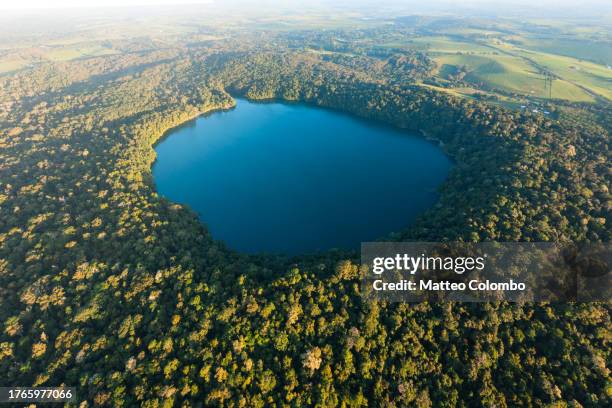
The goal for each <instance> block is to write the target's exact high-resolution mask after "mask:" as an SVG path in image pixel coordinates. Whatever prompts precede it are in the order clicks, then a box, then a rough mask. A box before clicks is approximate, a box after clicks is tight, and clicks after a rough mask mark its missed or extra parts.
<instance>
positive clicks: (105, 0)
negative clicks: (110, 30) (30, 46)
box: [0, 0, 212, 10]
mask: <svg viewBox="0 0 612 408" xmlns="http://www.w3.org/2000/svg"><path fill="white" fill-rule="evenodd" d="M181 3H189V4H207V3H212V0H184V1H180V0H179V1H170V0H17V1H12V0H0V9H4V10H21V9H49V8H75V7H100V6H103V7H117V6H142V5H160V4H162V5H164V4H177V5H178V4H181Z"/></svg>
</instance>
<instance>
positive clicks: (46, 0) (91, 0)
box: [0, 0, 610, 10]
mask: <svg viewBox="0 0 612 408" xmlns="http://www.w3.org/2000/svg"><path fill="white" fill-rule="evenodd" d="M214 1H215V0H174V1H173V0H17V1H14V0H0V9H5V10H6V9H15V10H18V9H45V8H66V7H70V8H73V7H99V6H104V7H115V6H139V5H166V4H174V5H179V4H207V3H213V2H214ZM216 1H217V2H218V3H224V2H225V1H224V0H216ZM276 1H277V2H278V3H282V4H284V5H289V4H295V5H296V6H299V5H300V4H307V3H320V4H328V5H333V4H334V3H345V4H346V3H347V2H346V1H343V0H315V1H312V0H276ZM234 2H235V3H240V1H234ZM241 2H242V3H247V4H248V3H251V4H256V3H258V2H259V1H258V0H252V1H249V0H242V1H241ZM268 3H271V1H268ZM350 3H354V4H362V5H364V4H368V3H378V4H380V5H385V3H393V4H405V5H406V6H410V5H411V3H412V4H417V3H419V1H414V0H354V1H351V2H349V4H350ZM430 3H441V4H449V5H453V4H457V5H458V4H462V3H463V4H473V5H477V4H486V5H493V4H500V3H503V4H521V5H525V4H538V5H545V4H550V5H557V6H559V5H562V6H566V7H568V6H569V7H576V8H580V7H584V6H598V5H600V6H601V7H606V8H607V6H609V4H610V0H538V1H537V2H535V3H533V1H532V0H463V1H462V0H433V1H430Z"/></svg>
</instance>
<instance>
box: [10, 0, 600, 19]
mask: <svg viewBox="0 0 612 408" xmlns="http://www.w3.org/2000/svg"><path fill="white" fill-rule="evenodd" d="M184 4H202V5H204V4H209V5H210V7H213V9H214V11H216V12H228V13H230V12H231V10H239V11H241V12H245V13H254V14H257V13H260V14H261V13H263V14H264V15H266V14H267V13H269V12H271V11H284V12H292V13H298V14H299V13H302V12H307V11H312V10H319V11H324V12H328V11H329V10H343V11H356V12H361V13H364V14H367V15H370V14H372V13H374V14H377V15H382V14H384V15H402V14H405V15H408V14H431V13H433V14H437V13H443V14H446V13H452V14H457V15H461V14H465V15H481V16H482V15H485V16H506V17H511V16H514V17H517V16H518V17H524V18H527V17H528V16H531V17H534V16H538V17H540V18H552V17H554V16H565V17H571V18H574V17H579V16H589V17H597V18H599V19H601V18H603V19H610V20H612V0H426V1H423V0H0V10H5V13H4V14H5V16H4V17H6V18H11V17H10V15H11V14H13V13H17V15H20V14H22V11H24V12H25V13H26V14H28V13H29V12H32V11H34V12H35V13H40V11H37V10H41V11H42V10H44V9H55V10H61V9H65V8H70V9H72V10H75V11H77V12H78V10H79V9H83V8H85V7H87V8H91V7H100V6H103V7H117V6H143V5H154V6H159V5H174V6H176V7H175V8H174V10H176V11H179V10H181V7H184V6H181V5H184ZM85 10H87V9H85ZM9 12H12V13H9ZM43 12H44V11H43ZM85 12H87V11H85ZM2 17H3V16H2V13H0V19H1V18H2Z"/></svg>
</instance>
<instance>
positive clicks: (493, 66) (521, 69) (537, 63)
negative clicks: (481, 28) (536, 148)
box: [385, 28, 612, 102]
mask: <svg viewBox="0 0 612 408" xmlns="http://www.w3.org/2000/svg"><path fill="white" fill-rule="evenodd" d="M455 31H456V34H455V35H441V36H422V37H415V38H411V39H409V40H406V41H405V42H399V41H398V42H394V43H389V44H385V45H387V46H395V47H403V48H410V49H415V50H419V51H423V52H426V53H428V54H429V55H430V57H432V58H433V59H434V60H435V61H436V63H437V65H438V70H437V76H438V77H439V78H440V79H442V80H449V79H452V78H451V76H452V74H453V73H456V72H457V71H458V70H460V69H462V70H463V71H465V73H466V75H465V77H464V82H467V83H468V84H472V85H473V87H474V88H476V89H482V90H493V91H494V90H496V89H497V90H501V91H504V92H510V93H513V94H517V95H522V96H525V97H534V98H548V97H549V89H548V88H545V82H544V76H543V74H542V72H543V71H546V70H547V71H550V72H552V73H553V74H554V76H555V79H554V80H553V86H552V93H551V96H552V98H555V99H565V100H570V101H576V102H593V101H594V100H595V97H596V96H599V97H605V98H607V99H612V69H610V68H609V67H608V66H606V65H604V64H598V63H596V62H592V61H597V60H598V59H599V60H602V61H603V60H607V59H608V58H609V56H608V53H609V51H610V49H609V46H608V45H606V44H605V43H603V42H594V41H586V40H584V39H578V40H567V39H562V40H551V39H537V38H531V37H525V36H522V35H521V34H518V33H516V34H508V35H505V36H502V35H497V34H496V33H494V32H486V34H487V35H482V36H478V35H477V36H476V37H474V34H478V30H474V29H471V28H469V29H466V30H463V31H462V30H455ZM488 34H493V35H492V36H489V35H488ZM585 43H588V46H585V45H584V44H585ZM551 50H555V51H556V53H551V52H547V51H551ZM562 54H565V55H562ZM570 55H574V56H575V57H572V56H570ZM578 56H580V57H582V58H583V59H579V58H578ZM587 57H589V58H588V59H589V60H590V61H587V60H586V59H587Z"/></svg>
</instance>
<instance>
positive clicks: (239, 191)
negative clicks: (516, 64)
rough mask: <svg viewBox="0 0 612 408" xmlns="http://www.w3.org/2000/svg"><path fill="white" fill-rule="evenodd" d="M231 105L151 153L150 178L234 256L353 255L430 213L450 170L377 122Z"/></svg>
mask: <svg viewBox="0 0 612 408" xmlns="http://www.w3.org/2000/svg"><path fill="white" fill-rule="evenodd" d="M237 102H238V104H237V106H236V108H235V109H233V110H231V111H226V112H217V113H213V114H211V115H208V116H204V117H200V118H198V119H196V120H195V121H192V122H190V123H188V124H186V125H185V126H182V127H180V128H178V129H175V130H174V131H172V132H171V134H169V135H168V137H166V138H165V139H164V140H163V141H162V142H161V143H159V144H158V145H157V146H156V148H155V150H156V151H157V161H156V163H155V165H154V166H153V176H154V179H155V182H156V185H157V190H158V192H159V193H160V194H161V195H163V196H165V197H167V198H168V199H170V200H172V201H174V202H177V203H182V204H187V205H189V206H190V207H191V208H192V209H193V210H195V211H196V212H197V213H198V215H199V217H200V219H201V220H202V222H203V223H205V224H206V225H207V226H208V229H209V230H210V232H211V233H212V236H213V238H215V239H219V240H223V241H225V242H226V244H227V245H228V246H229V247H230V248H233V249H235V250H238V251H242V252H248V253H255V252H273V253H284V254H298V253H310V252H314V251H318V250H326V249H330V248H346V249H358V248H359V244H360V243H361V242H362V241H371V240H374V239H377V238H382V237H384V236H386V235H387V234H389V233H391V232H393V231H399V230H402V229H403V228H405V227H407V226H408V225H410V223H411V222H412V221H413V220H414V219H415V217H416V216H417V215H419V214H420V213H422V212H423V211H424V210H425V209H427V208H428V207H430V206H431V205H432V204H434V203H435V201H436V198H437V196H436V188H437V187H438V186H439V185H440V183H442V181H443V180H444V179H445V177H446V175H447V173H448V171H449V169H450V167H451V163H450V161H449V159H448V158H447V157H446V156H445V155H444V154H443V153H442V152H441V151H440V149H439V148H438V147H437V146H435V145H433V144H431V143H429V142H427V141H425V140H424V139H422V138H421V137H418V136H416V135H412V134H408V133H406V132H403V131H400V130H397V129H394V128H392V127H389V126H385V125H382V124H379V123H376V122H372V121H367V120H362V119H358V118H355V117H352V116H349V115H346V114H343V113H339V112H336V111H332V110H327V109H321V108H316V107H311V106H306V105H297V104H283V103H253V102H249V101H246V100H243V99H239V100H238V101H237Z"/></svg>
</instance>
